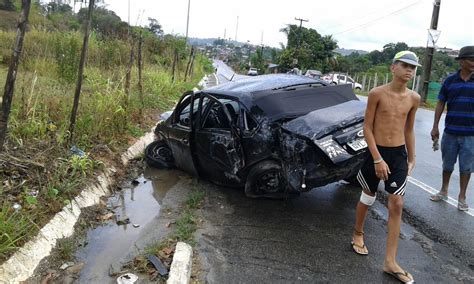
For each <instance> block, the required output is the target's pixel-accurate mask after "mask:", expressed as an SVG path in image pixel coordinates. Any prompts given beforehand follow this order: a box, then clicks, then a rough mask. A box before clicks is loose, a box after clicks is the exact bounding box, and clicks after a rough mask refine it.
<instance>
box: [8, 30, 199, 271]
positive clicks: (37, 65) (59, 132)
mask: <svg viewBox="0 0 474 284" xmlns="http://www.w3.org/2000/svg"><path fill="white" fill-rule="evenodd" d="M2 36H5V33H2V32H0V39H1V38H2ZM45 40H49V39H43V41H45ZM29 44H30V45H31V46H30V48H38V50H39V49H40V47H38V46H36V45H34V44H33V43H31V42H30V43H29ZM1 45H2V44H1V43H0V53H1V50H2V48H1ZM30 55H31V53H30ZM30 55H28V56H29V57H28V58H26V59H27V60H25V61H24V64H22V65H20V68H19V71H18V75H17V80H16V84H15V93H14V97H13V101H12V109H11V114H10V117H9V123H8V137H7V143H6V149H7V152H8V153H9V154H10V155H12V156H15V157H17V158H20V159H22V160H24V161H25V163H23V164H22V163H19V164H22V167H18V168H17V167H15V166H12V167H10V166H9V167H0V180H1V181H2V183H0V197H1V198H0V199H1V200H5V201H4V202H3V204H2V206H4V207H3V208H2V212H1V213H0V214H1V215H0V233H1V238H0V263H1V262H2V261H4V260H5V259H6V258H7V257H8V256H9V255H10V254H11V253H12V252H14V251H15V249H16V248H17V247H19V246H21V245H22V244H23V243H24V242H25V241H26V240H28V239H29V238H30V237H31V236H33V235H35V234H36V232H37V231H36V229H35V228H36V227H41V226H42V225H44V224H45V223H46V222H47V221H49V218H50V216H52V215H53V214H54V213H56V212H58V211H60V210H61V209H62V207H63V206H64V205H65V204H67V203H69V202H70V200H71V199H73V198H74V197H75V196H76V195H77V194H78V193H79V191H80V190H81V189H82V188H83V187H84V185H85V184H86V183H87V182H88V181H89V180H90V179H91V178H92V177H93V176H94V174H95V172H96V171H100V170H101V169H102V168H103V166H104V164H103V162H102V160H103V158H104V157H105V158H107V160H110V159H112V158H113V156H114V155H116V154H120V153H121V152H122V151H123V150H124V149H126V148H127V147H128V146H129V141H132V140H131V139H130V138H138V137H140V136H142V135H143V134H144V133H145V132H148V131H150V127H151V126H152V125H154V123H156V118H157V114H158V112H159V111H160V110H168V109H170V108H171V107H172V106H173V105H174V104H175V103H176V102H177V100H178V99H179V97H180V96H181V94H182V93H183V92H184V91H185V90H189V89H192V87H193V86H194V85H196V84H197V82H198V81H199V80H200V79H201V78H202V76H203V75H204V72H205V69H206V68H208V67H206V66H204V65H203V66H201V65H199V64H197V63H195V66H196V69H195V72H194V76H193V78H191V79H190V80H189V81H188V82H183V81H182V80H183V79H184V75H183V74H181V73H182V72H184V67H185V66H184V67H183V66H180V69H179V70H181V71H180V74H179V75H178V76H176V81H175V82H172V81H171V74H170V69H169V68H168V67H166V66H159V65H150V64H146V65H145V66H146V67H145V69H144V71H143V98H144V106H145V107H144V109H140V108H142V102H141V100H140V96H139V93H138V88H137V83H138V82H137V77H138V75H137V70H136V68H134V69H133V72H132V82H131V94H130V96H129V97H127V96H126V94H125V92H124V91H123V89H124V88H123V83H124V74H125V67H124V66H121V67H117V68H110V69H101V68H98V67H95V66H87V68H86V70H85V80H84V82H83V87H82V92H81V97H80V101H79V109H78V116H77V120H76V128H75V131H74V137H75V141H74V144H75V145H76V146H77V147H78V148H80V149H81V150H83V151H84V152H85V156H84V157H78V156H74V155H72V156H71V153H70V151H69V148H70V146H69V145H68V143H67V141H68V137H69V135H70V134H69V132H68V127H69V118H70V113H71V109H72V102H73V96H74V89H75V85H74V83H72V84H69V83H67V82H65V81H64V80H61V79H58V77H57V73H56V72H57V69H56V67H55V66H56V63H55V62H54V61H51V59H45V58H43V57H38V58H36V57H32V56H30ZM204 62H206V64H208V63H207V61H204ZM183 64H185V62H184V63H183V62H182V65H183ZM6 74H7V66H5V65H1V63H0V86H2V87H3V86H4V85H5V80H6ZM142 113H143V114H147V115H146V116H141V114H142ZM104 148H106V149H110V150H111V151H112V152H113V154H112V155H111V154H110V153H109V152H102V153H101V152H100V149H104ZM0 158H1V157H0ZM27 161H30V162H34V163H37V164H42V165H43V167H35V166H31V165H30V164H28V162H27ZM17 164H18V163H17ZM29 191H37V192H38V195H37V196H31V195H29ZM6 196H8V197H9V198H8V199H7V198H5V197H6ZM14 202H18V203H19V204H20V205H21V206H22V209H21V210H19V211H18V212H16V213H15V214H13V213H12V212H11V210H10V209H8V208H11V207H12V206H13V204H14ZM7 209H8V210H7ZM187 220H188V221H189V218H188V219H187ZM184 223H187V221H186V222H184ZM27 225H28V226H27ZM32 228H33V229H32ZM188 231H189V230H187V229H186V228H183V229H182V230H181V233H180V238H187V232H188Z"/></svg>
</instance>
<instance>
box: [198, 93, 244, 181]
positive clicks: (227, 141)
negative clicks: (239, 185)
mask: <svg viewBox="0 0 474 284" xmlns="http://www.w3.org/2000/svg"><path fill="white" fill-rule="evenodd" d="M204 104H206V107H204V106H202V107H201V106H200V110H201V111H200V117H201V119H200V123H199V126H196V131H195V144H196V154H197V160H198V163H199V165H200V167H199V168H200V169H201V170H202V173H203V174H204V175H206V176H207V177H208V178H210V179H211V180H213V181H215V182H218V183H225V184H229V182H232V181H236V182H237V179H236V177H237V172H238V171H239V170H240V169H241V168H242V167H243V165H244V157H243V151H242V147H241V142H240V137H239V131H238V130H237V129H238V128H237V126H238V121H239V104H238V102H236V101H233V100H230V99H225V98H219V99H218V98H216V97H214V96H211V95H204V94H203V95H202V97H201V105H204ZM236 108H237V109H236Z"/></svg>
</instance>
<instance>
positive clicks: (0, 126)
mask: <svg viewBox="0 0 474 284" xmlns="http://www.w3.org/2000/svg"><path fill="white" fill-rule="evenodd" d="M30 7H31V0H22V3H21V12H20V18H19V21H18V29H17V32H16V41H15V45H14V47H13V58H12V61H11V63H10V66H9V67H8V74H7V80H6V82H5V92H4V93H3V98H2V108H1V115H0V152H2V151H3V145H4V144H5V140H6V138H7V129H8V117H9V116H10V109H11V104H12V99H13V91H14V89H15V80H16V74H17V71H18V65H19V64H20V63H19V62H20V56H21V51H22V50H23V40H24V38H25V32H26V26H27V24H28V16H29V14H30Z"/></svg>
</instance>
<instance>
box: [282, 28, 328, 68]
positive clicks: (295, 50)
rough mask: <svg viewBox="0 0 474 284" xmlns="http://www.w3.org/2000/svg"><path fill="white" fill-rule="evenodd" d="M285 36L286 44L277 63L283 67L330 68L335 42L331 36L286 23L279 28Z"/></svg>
mask: <svg viewBox="0 0 474 284" xmlns="http://www.w3.org/2000/svg"><path fill="white" fill-rule="evenodd" d="M280 31H281V32H283V33H285V34H286V36H287V39H288V40H287V45H286V48H284V50H283V52H282V53H281V55H280V58H279V63H280V66H281V67H283V68H287V69H291V68H293V67H298V68H300V69H319V70H321V71H323V72H327V71H330V70H331V64H333V60H332V58H333V57H334V55H335V54H334V52H333V50H334V49H336V48H337V42H336V40H334V39H333V38H332V36H330V35H327V36H322V35H321V34H319V33H318V32H317V31H316V30H315V29H311V28H309V29H308V28H305V27H301V28H299V27H298V26H296V25H288V26H287V27H285V28H283V29H281V30H280Z"/></svg>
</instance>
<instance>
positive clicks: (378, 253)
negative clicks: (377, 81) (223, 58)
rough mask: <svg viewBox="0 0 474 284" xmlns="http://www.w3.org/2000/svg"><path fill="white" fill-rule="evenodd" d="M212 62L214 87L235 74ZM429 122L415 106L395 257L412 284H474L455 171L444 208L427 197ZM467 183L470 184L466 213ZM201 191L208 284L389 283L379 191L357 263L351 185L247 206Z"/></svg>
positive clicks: (431, 169)
mask: <svg viewBox="0 0 474 284" xmlns="http://www.w3.org/2000/svg"><path fill="white" fill-rule="evenodd" d="M215 66H217V69H218V74H217V76H216V78H217V80H216V83H222V82H225V79H228V78H230V77H229V74H233V71H232V70H231V69H230V68H229V67H228V66H226V65H225V64H224V63H223V62H215ZM221 71H222V73H221ZM235 76H237V75H235ZM235 76H234V78H238V77H235ZM240 76H241V75H240ZM364 99H365V98H361V100H364ZM433 116H434V113H433V112H432V111H429V110H425V109H420V110H419V111H418V113H417V117H416V123H415V132H416V151H417V164H416V168H415V171H414V173H413V176H412V177H411V178H410V180H409V184H408V188H407V193H406V195H405V210H404V215H403V225H402V233H401V239H400V243H399V254H398V261H399V263H400V264H401V265H402V266H403V267H405V268H406V269H407V270H408V271H409V272H411V273H412V274H413V275H414V276H415V280H416V281H417V282H418V283H474V241H473V238H472V236H473V235H474V214H473V212H474V209H471V211H469V212H460V211H458V210H457V208H456V205H457V194H458V191H459V187H458V186H459V174H458V173H457V172H456V171H455V172H454V173H453V177H452V181H451V185H450V194H449V195H450V200H449V202H441V203H435V202H432V201H430V200H429V195H430V194H431V193H434V192H436V191H437V190H438V188H439V187H440V185H441V156H440V155H441V154H440V152H439V151H437V152H433V151H432V149H431V145H432V143H431V138H430V136H429V133H430V130H431V126H432V122H433ZM440 129H442V125H441V127H440ZM473 184H474V182H471V184H470V185H469V188H468V203H469V205H470V207H471V208H474V202H473V200H474V197H472V196H473V195H472V194H474V193H473V189H474V185H473ZM207 188H208V190H207V195H206V196H207V198H206V206H205V208H204V209H203V214H204V215H205V219H206V220H207V224H206V227H204V228H202V229H201V230H200V237H199V238H198V239H199V245H198V251H199V254H200V255H201V257H202V259H203V262H204V265H203V267H204V269H205V270H206V271H207V273H206V274H205V275H206V276H205V280H206V281H208V282H211V283H255V282H265V283H270V282H272V283H287V282H300V281H301V282H305V283H308V282H311V283H315V282H316V283H326V282H328V283H341V282H349V283H381V282H383V283H392V282H393V283H396V281H393V280H392V279H391V277H390V276H388V275H385V274H383V273H382V270H381V269H382V263H383V258H384V252H385V239H386V219H387V209H386V203H385V197H384V196H383V195H380V197H379V199H378V202H376V203H375V205H374V206H373V207H372V209H371V210H370V213H369V216H368V219H367V221H366V228H365V232H366V244H367V246H368V248H369V250H370V255H369V256H368V257H361V256H358V255H355V254H354V253H353V252H352V251H351V249H350V239H351V232H352V226H353V222H354V214H355V205H356V203H357V201H358V199H359V196H360V188H358V187H354V186H351V185H347V184H343V183H334V184H331V185H328V186H325V187H322V188H317V189H313V190H312V191H311V192H309V193H304V194H301V195H300V196H299V197H296V198H292V199H290V200H286V201H275V200H250V199H248V198H245V196H244V194H243V192H241V191H239V190H233V189H228V188H221V187H215V186H211V185H209V186H208V187H207ZM381 191H382V192H383V190H381Z"/></svg>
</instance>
